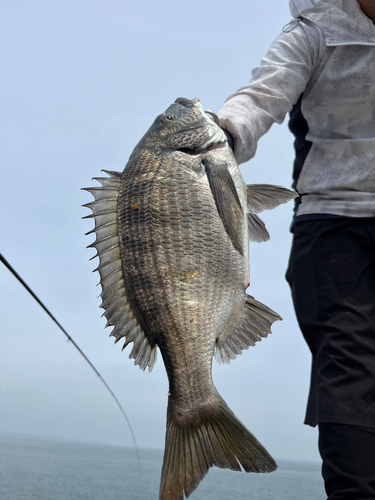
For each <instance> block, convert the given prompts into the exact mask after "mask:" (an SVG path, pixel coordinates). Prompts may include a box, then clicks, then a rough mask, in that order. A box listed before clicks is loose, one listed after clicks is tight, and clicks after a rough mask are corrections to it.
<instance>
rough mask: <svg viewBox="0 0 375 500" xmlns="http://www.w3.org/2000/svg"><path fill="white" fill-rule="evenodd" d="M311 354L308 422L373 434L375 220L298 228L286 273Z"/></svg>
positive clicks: (329, 222) (336, 221) (299, 225)
mask: <svg viewBox="0 0 375 500" xmlns="http://www.w3.org/2000/svg"><path fill="white" fill-rule="evenodd" d="M287 279H288V281H289V283H290V286H291V290H292V296H293V302H294V307H295V311H296V315H297V319H298V322H299V325H300V328H301V331H302V333H303V335H304V337H305V339H306V342H307V343H308V345H309V348H310V350H311V353H312V372H311V385H310V394H309V400H308V406H307V412H306V420H305V423H307V424H309V425H312V426H315V425H317V424H318V423H322V422H336V423H341V424H348V425H359V426H365V427H373V428H374V427H375V219H373V220H360V219H330V220H316V221H306V222H300V223H297V224H296V227H295V231H294V241H293V247H292V253H291V258H290V263H289V268H288V272H287Z"/></svg>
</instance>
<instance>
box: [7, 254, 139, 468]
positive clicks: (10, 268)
mask: <svg viewBox="0 0 375 500" xmlns="http://www.w3.org/2000/svg"><path fill="white" fill-rule="evenodd" d="M0 261H1V262H2V263H3V264H4V266H5V267H6V268H7V269H8V270H9V271H10V272H11V273H12V274H13V276H14V277H15V278H16V279H17V280H18V281H19V282H20V283H21V285H22V286H23V287H24V288H26V290H27V291H28V292H29V294H30V295H31V296H32V297H33V298H34V299H35V300H36V301H37V302H38V304H39V305H40V306H41V307H42V308H43V309H44V311H45V312H46V313H47V314H48V316H49V317H50V318H51V319H52V321H54V322H55V323H56V325H57V326H58V327H59V328H60V330H61V331H62V332H63V333H64V335H65V336H66V337H67V338H68V341H69V342H71V343H72V344H73V345H74V347H75V348H76V349H77V350H78V352H79V353H80V354H81V356H83V357H84V358H85V360H86V361H87V363H88V364H89V365H90V366H91V368H92V369H93V370H94V372H95V373H96V374H97V376H98V377H99V378H100V380H101V381H102V382H103V384H104V385H105V387H106V388H107V390H108V391H109V393H110V394H111V396H112V397H113V399H114V400H115V401H116V404H117V406H118V407H119V408H120V411H121V413H122V415H123V417H124V418H125V421H126V423H127V425H128V427H129V430H130V433H131V436H132V439H133V443H134V448H135V451H136V454H137V461H138V469H139V474H140V475H141V461H140V457H139V451H138V445H137V441H136V439H135V434H134V431H133V428H132V426H131V424H130V421H129V419H128V416H127V415H126V413H125V410H124V408H123V407H122V405H121V403H120V401H119V400H118V399H117V397H116V396H115V394H114V392H113V391H112V389H111V388H110V387H109V385H108V384H107V382H106V381H105V380H104V378H103V377H102V376H101V375H100V373H99V372H98V370H97V369H96V368H95V366H94V365H93V364H92V363H91V361H90V360H89V358H88V357H87V356H86V354H85V353H84V352H83V351H82V350H81V349H80V347H78V345H77V344H76V343H75V342H74V340H73V339H72V337H71V336H70V335H69V334H68V332H67V331H66V330H65V329H64V328H63V327H62V326H61V325H60V323H59V322H58V321H57V319H56V318H55V317H54V316H53V314H52V313H51V312H50V311H49V310H48V309H47V307H46V306H45V305H44V304H43V302H42V301H41V300H40V299H39V298H38V297H37V295H36V294H35V293H34V292H33V291H32V290H31V288H30V287H29V286H28V285H27V284H26V283H25V281H24V280H23V279H22V278H21V276H20V275H19V274H18V273H17V272H16V270H15V269H14V268H13V267H12V266H11V265H10V264H9V262H8V261H7V260H6V258H5V257H4V256H3V255H2V254H1V253H0Z"/></svg>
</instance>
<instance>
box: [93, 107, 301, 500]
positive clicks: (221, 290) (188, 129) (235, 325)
mask: <svg viewBox="0 0 375 500" xmlns="http://www.w3.org/2000/svg"><path fill="white" fill-rule="evenodd" d="M105 172H106V174H108V177H103V178H97V179H96V180H97V181H99V183H100V184H101V187H94V188H90V189H87V191H89V192H90V193H92V195H93V196H94V198H95V201H93V202H91V203H88V204H87V205H85V206H87V207H89V208H90V209H91V210H92V212H93V213H92V215H90V216H89V217H93V218H94V219H95V229H94V230H93V231H90V232H95V233H96V241H95V242H94V243H93V244H92V245H90V246H91V247H95V248H96V250H97V255H98V256H99V261H100V264H99V267H98V268H97V270H98V271H99V274H100V284H101V287H102V294H101V297H102V304H101V307H102V308H103V309H104V315H105V316H106V318H107V321H108V322H107V326H113V327H114V328H113V330H112V332H111V334H110V336H112V337H114V338H115V342H118V341H119V340H121V339H124V341H125V343H124V348H125V347H126V346H127V345H128V344H130V343H133V347H132V350H131V352H130V356H129V357H130V358H134V360H135V361H134V362H135V364H136V365H139V367H140V368H141V369H142V370H145V369H146V368H147V367H148V369H149V371H151V370H152V368H153V366H154V364H155V361H156V353H157V347H158V348H159V349H160V352H161V355H162V357H163V361H164V365H165V369H166V371H167V375H168V379H169V395H168V396H169V398H168V410H167V430H166V440H165V453H164V462H163V469H162V475H161V485H160V500H182V499H183V498H184V495H185V496H186V497H188V496H189V495H190V494H191V493H192V492H193V491H194V490H195V489H196V488H197V486H198V484H199V483H200V481H201V480H202V479H203V477H204V476H205V475H206V474H207V472H208V469H209V468H210V467H212V466H213V465H215V466H217V467H221V468H226V469H232V470H237V471H239V470H241V467H240V464H241V465H242V467H243V468H244V470H245V471H246V472H271V471H273V470H275V469H276V463H275V461H274V460H273V459H272V457H271V456H270V455H269V454H268V452H267V451H266V450H265V448H264V447H263V446H262V445H261V444H260V443H259V442H258V441H257V440H256V439H255V437H254V436H253V435H252V434H251V433H250V432H249V431H248V430H247V429H246V428H245V426H244V425H243V424H242V423H241V422H240V421H239V420H238V419H237V418H236V416H235V415H234V413H233V412H232V411H231V410H230V409H229V407H228V406H227V404H226V403H225V401H224V400H223V399H222V398H221V396H220V394H219V393H218V392H217V390H216V388H215V386H214V384H213V381H212V358H213V356H214V355H215V356H216V358H217V359H218V361H219V362H224V363H229V362H230V360H231V359H235V358H236V356H237V355H239V354H241V353H242V351H243V350H244V349H248V347H249V346H253V345H254V344H255V343H256V342H258V341H259V340H261V339H262V338H264V337H266V336H267V335H268V334H269V333H270V332H271V329H270V328H271V325H272V323H273V322H274V321H276V320H278V319H281V318H280V316H279V315H278V314H276V313H275V312H273V311H272V310H271V309H269V308H268V307H266V306H264V305H263V304H261V303H259V302H258V301H256V300H255V299H254V298H253V297H251V296H250V295H247V294H246V288H247V287H248V284H249V254H248V242H249V239H250V240H256V241H265V240H267V239H268V238H269V235H268V233H267V231H266V229H265V227H264V224H263V223H262V222H261V220H260V219H259V217H258V216H257V215H256V213H259V212H261V211H262V210H265V209H272V208H275V207H276V206H278V205H279V204H281V203H285V202H287V201H289V200H290V199H292V198H294V197H295V193H294V192H293V191H290V190H288V189H285V188H280V187H276V186H267V185H253V186H246V185H245V183H244V181H243V179H242V177H241V174H240V171H239V169H238V166H237V163H236V161H235V159H234V156H233V154H232V151H231V149H230V148H229V146H228V143H227V140H226V136H225V134H224V133H223V131H222V130H221V129H220V127H219V126H218V125H217V124H216V123H215V121H214V120H212V118H211V117H210V116H208V114H206V113H205V112H204V110H203V108H202V105H201V103H200V101H199V100H198V99H193V100H188V99H184V98H179V99H177V100H176V101H175V103H174V104H172V105H171V106H170V107H169V108H168V109H167V110H166V112H165V113H163V114H161V115H159V116H158V117H157V118H156V120H155V122H154V123H153V125H152V126H151V128H150V129H149V130H148V132H147V133H146V134H145V136H144V137H143V138H142V139H141V141H140V142H139V144H138V145H137V146H136V148H135V149H134V151H133V153H132V154H131V156H130V159H129V162H128V163H127V165H126V167H125V169H124V171H123V172H122V173H118V172H110V171H105Z"/></svg>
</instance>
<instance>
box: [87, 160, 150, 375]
mask: <svg viewBox="0 0 375 500" xmlns="http://www.w3.org/2000/svg"><path fill="white" fill-rule="evenodd" d="M103 172H105V173H106V174H108V175H109V177H97V178H94V180H96V181H98V182H99V183H100V184H101V186H100V187H94V188H84V191H88V192H89V193H91V194H92V195H93V196H94V198H95V200H94V201H92V202H90V203H87V204H86V205H84V207H87V208H89V209H90V210H91V211H92V214H91V215H88V216H86V217H84V218H85V219H88V218H93V219H94V221H95V228H94V229H93V230H92V231H89V232H88V233H87V234H91V233H95V234H96V240H95V241H94V243H92V244H91V245H89V246H88V248H95V249H96V251H97V254H96V255H95V256H94V257H99V266H98V267H97V268H96V269H95V271H98V272H99V275H100V285H101V287H102V293H101V294H100V296H101V298H102V303H101V305H100V307H101V308H103V309H104V314H103V315H104V316H105V317H106V319H107V324H106V327H107V326H114V328H113V330H112V332H111V333H110V337H115V343H117V342H118V341H119V340H120V339H122V338H124V339H125V343H124V347H123V349H125V347H126V346H127V345H128V344H129V343H130V342H134V345H133V349H132V350H131V352H130V355H129V358H134V364H136V365H139V367H140V368H141V369H142V370H145V369H146V368H147V367H148V369H149V371H151V370H152V368H153V367H154V364H155V362H156V354H157V351H156V347H157V346H156V345H151V343H150V342H149V341H148V339H147V336H146V334H145V333H144V331H143V329H142V328H141V326H140V325H139V323H138V321H137V319H136V317H135V315H134V313H133V311H132V308H131V305H130V303H129V300H128V297H127V293H126V286H125V282H124V277H123V272H122V265H121V255H120V245H119V237H118V226H117V201H118V195H119V190H120V182H121V174H120V173H119V172H110V171H107V170H103ZM94 257H93V258H94Z"/></svg>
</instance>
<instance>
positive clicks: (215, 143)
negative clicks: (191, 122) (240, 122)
mask: <svg viewBox="0 0 375 500" xmlns="http://www.w3.org/2000/svg"><path fill="white" fill-rule="evenodd" d="M175 103H176V104H180V105H181V106H183V107H184V108H188V109H191V108H195V107H197V108H199V109H200V110H201V112H202V115H203V116H204V117H205V119H206V123H205V125H203V126H202V128H203V127H207V125H209V127H210V128H212V129H213V131H214V133H213V134H212V136H211V137H210V138H209V139H208V140H206V141H204V142H203V143H202V144H199V145H198V146H195V147H194V148H178V149H177V151H181V152H182V153H185V154H188V155H191V156H195V155H200V154H204V153H208V152H209V151H213V150H215V149H220V148H224V147H225V145H226V144H227V142H228V141H227V138H226V136H225V134H224V132H223V131H222V129H221V128H220V125H219V120H218V118H217V116H216V115H215V113H213V112H212V111H205V110H204V109H203V107H202V104H201V101H200V100H199V99H198V98H196V97H195V98H194V99H186V98H185V97H179V98H178V99H176V101H175ZM208 115H210V116H208ZM187 130H189V129H185V130H184V131H183V132H184V133H185V132H186V131H187ZM191 130H196V127H192V128H191Z"/></svg>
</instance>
